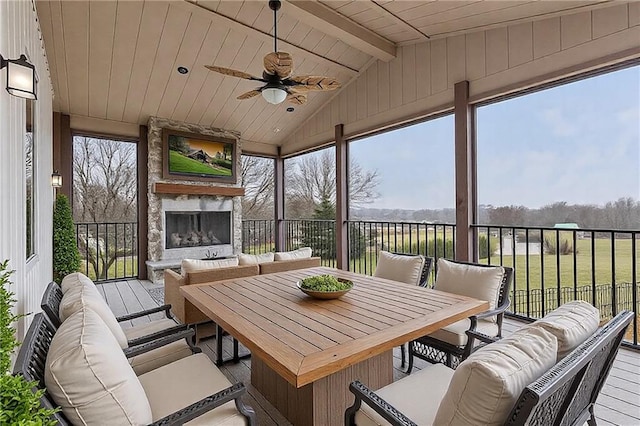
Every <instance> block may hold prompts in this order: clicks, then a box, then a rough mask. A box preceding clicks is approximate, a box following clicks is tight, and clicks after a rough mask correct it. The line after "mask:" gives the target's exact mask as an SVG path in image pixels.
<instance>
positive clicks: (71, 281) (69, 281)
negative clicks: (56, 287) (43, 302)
mask: <svg viewBox="0 0 640 426" xmlns="http://www.w3.org/2000/svg"><path fill="white" fill-rule="evenodd" d="M84 284H90V285H94V286H95V285H96V284H95V283H94V282H93V281H91V278H89V277H88V276H86V275H84V274H82V273H80V272H74V273H73V274H69V275H67V276H66V277H64V278H63V279H62V282H61V283H60V289H61V290H62V294H65V293H66V292H67V291H68V290H69V289H70V288H72V287H77V286H80V285H84Z"/></svg>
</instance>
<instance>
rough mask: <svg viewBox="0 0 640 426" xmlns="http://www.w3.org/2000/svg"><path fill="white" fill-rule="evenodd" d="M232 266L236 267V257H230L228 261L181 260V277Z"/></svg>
mask: <svg viewBox="0 0 640 426" xmlns="http://www.w3.org/2000/svg"><path fill="white" fill-rule="evenodd" d="M232 266H238V258H237V257H232V258H230V259H218V260H198V259H183V260H182V275H184V274H187V273H190V272H198V271H207V270H209V269H218V268H229V267H232Z"/></svg>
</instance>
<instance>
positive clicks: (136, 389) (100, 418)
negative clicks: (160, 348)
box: [44, 307, 152, 425]
mask: <svg viewBox="0 0 640 426" xmlns="http://www.w3.org/2000/svg"><path fill="white" fill-rule="evenodd" d="M44 375H45V376H44V380H45V385H46V387H47V391H48V392H49V394H50V395H51V397H52V398H53V400H54V401H55V402H56V404H58V405H60V407H61V408H62V412H63V413H64V415H65V416H67V418H69V420H71V421H72V422H73V423H74V424H94V425H100V424H104V425H141V424H149V423H151V421H152V414H151V407H150V405H149V402H148V401H147V397H146V395H145V391H144V389H143V387H142V385H141V384H140V381H139V380H138V378H137V377H136V375H135V373H134V371H133V369H132V368H131V367H130V366H129V363H128V362H127V358H126V357H125V355H124V353H123V352H122V349H121V348H120V345H119V344H118V342H117V341H116V339H115V337H114V336H113V334H111V332H110V330H109V328H108V327H107V326H106V325H105V323H104V321H103V320H102V318H101V317H100V315H98V314H97V313H95V312H93V311H92V310H91V309H89V308H85V307H83V308H81V309H80V310H78V311H77V312H75V313H74V314H73V315H71V316H70V317H69V318H67V319H66V321H64V322H63V323H62V324H61V325H60V328H58V331H57V332H56V334H55V335H54V336H53V340H52V341H51V346H50V347H49V352H48V354H47V360H46V364H45V372H44Z"/></svg>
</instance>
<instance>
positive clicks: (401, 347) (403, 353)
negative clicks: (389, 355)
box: [400, 343, 407, 368]
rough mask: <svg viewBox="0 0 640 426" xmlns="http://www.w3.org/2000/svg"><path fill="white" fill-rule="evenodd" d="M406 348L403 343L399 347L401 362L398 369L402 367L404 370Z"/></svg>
mask: <svg viewBox="0 0 640 426" xmlns="http://www.w3.org/2000/svg"><path fill="white" fill-rule="evenodd" d="M406 346H407V345H406V344H404V343H403V344H402V345H400V355H401V358H400V359H401V360H400V367H402V368H404V364H405V362H406V360H407V354H406V352H407V347H406Z"/></svg>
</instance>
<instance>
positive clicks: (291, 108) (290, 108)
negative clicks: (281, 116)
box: [287, 107, 295, 112]
mask: <svg viewBox="0 0 640 426" xmlns="http://www.w3.org/2000/svg"><path fill="white" fill-rule="evenodd" d="M293 111H295V108H294V107H289V108H287V112H293Z"/></svg>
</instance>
